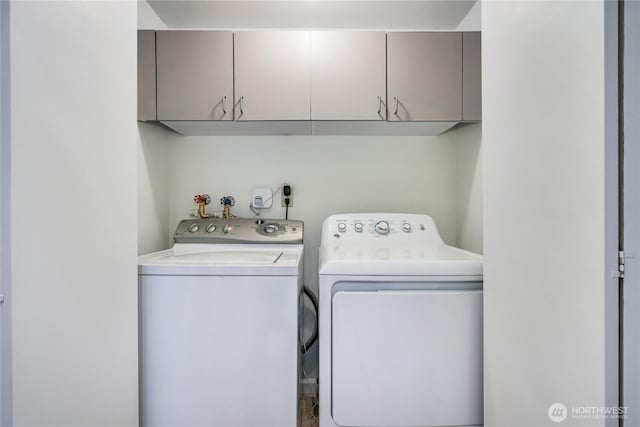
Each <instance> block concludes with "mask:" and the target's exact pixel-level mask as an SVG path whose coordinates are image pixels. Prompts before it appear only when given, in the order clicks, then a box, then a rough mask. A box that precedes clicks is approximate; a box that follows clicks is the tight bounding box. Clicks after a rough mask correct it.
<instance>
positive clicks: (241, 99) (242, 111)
mask: <svg viewBox="0 0 640 427" xmlns="http://www.w3.org/2000/svg"><path fill="white" fill-rule="evenodd" d="M242 101H244V96H241V97H240V114H244V110H243V109H242Z"/></svg>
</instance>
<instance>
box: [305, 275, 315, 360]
mask: <svg viewBox="0 0 640 427" xmlns="http://www.w3.org/2000/svg"><path fill="white" fill-rule="evenodd" d="M302 293H303V294H304V295H305V296H306V297H307V298H308V299H309V301H311V304H312V305H313V311H314V314H315V322H314V323H313V333H312V334H311V336H310V337H309V339H307V340H306V341H305V342H304V343H302V345H301V347H302V348H301V350H302V354H304V353H306V352H307V351H309V349H310V348H311V346H312V345H313V344H315V342H316V341H317V340H318V299H317V298H316V296H315V294H314V293H313V292H312V291H311V289H309V288H307V286H306V285H304V286H303V287H302Z"/></svg>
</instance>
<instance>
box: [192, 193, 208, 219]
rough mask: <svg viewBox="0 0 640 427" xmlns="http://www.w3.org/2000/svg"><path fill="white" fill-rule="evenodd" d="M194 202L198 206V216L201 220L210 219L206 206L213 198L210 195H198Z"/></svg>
mask: <svg viewBox="0 0 640 427" xmlns="http://www.w3.org/2000/svg"><path fill="white" fill-rule="evenodd" d="M193 201H194V202H196V204H197V205H198V215H199V216H200V218H209V217H210V216H211V215H209V214H208V213H207V212H206V210H205V205H208V204H209V203H211V196H209V195H208V194H196V195H195V196H193Z"/></svg>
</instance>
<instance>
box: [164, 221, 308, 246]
mask: <svg viewBox="0 0 640 427" xmlns="http://www.w3.org/2000/svg"><path fill="white" fill-rule="evenodd" d="M303 234H304V223H303V222H302V221H295V220H280V219H262V218H260V219H249V218H230V219H221V218H197V219H183V220H182V221H180V224H178V228H176V232H175V234H174V236H173V239H174V240H175V242H176V243H251V244H255V243H278V244H300V243H302V241H303Z"/></svg>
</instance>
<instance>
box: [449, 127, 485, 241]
mask: <svg viewBox="0 0 640 427" xmlns="http://www.w3.org/2000/svg"><path fill="white" fill-rule="evenodd" d="M451 138H452V139H453V142H454V143H455V146H456V153H455V159H456V176H455V179H456V189H455V192H456V246H458V247H460V248H463V249H466V250H469V251H472V252H476V253H480V254H481V253H482V154H481V148H482V147H481V141H482V124H481V123H475V124H465V125H460V126H459V127H458V128H456V129H455V131H453V132H451Z"/></svg>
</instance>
